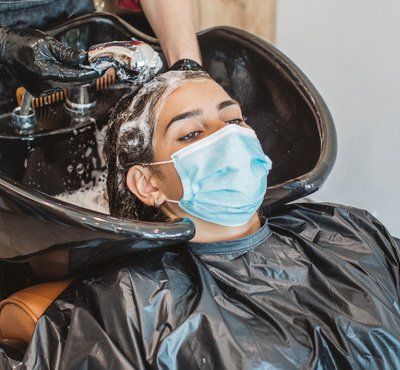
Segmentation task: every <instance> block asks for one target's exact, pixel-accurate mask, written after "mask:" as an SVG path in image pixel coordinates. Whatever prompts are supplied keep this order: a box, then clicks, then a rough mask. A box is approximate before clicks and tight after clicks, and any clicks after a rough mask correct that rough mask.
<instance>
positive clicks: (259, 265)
mask: <svg viewBox="0 0 400 370" xmlns="http://www.w3.org/2000/svg"><path fill="white" fill-rule="evenodd" d="M257 235H258V237H256V238H250V239H251V240H252V242H250V243H249V238H247V239H246V240H245V242H244V243H232V244H231V248H229V247H228V248H226V249H224V248H219V247H218V246H221V245H219V244H218V243H217V244H214V245H213V244H212V243H211V244H206V245H205V247H204V248H201V247H200V248H197V249H196V248H194V247H193V243H192V244H190V243H189V244H185V245H183V244H181V245H175V246H173V247H166V248H161V249H157V250H150V251H140V252H137V253H133V254H131V255H130V256H128V257H127V256H125V257H124V258H123V259H119V260H117V261H115V260H114V261H113V262H112V263H110V262H109V263H108V264H101V265H99V264H97V265H96V266H95V267H92V268H90V269H87V271H86V272H85V274H83V275H81V276H80V277H79V278H78V279H77V280H75V282H74V283H73V284H72V285H71V286H70V287H69V288H67V290H66V291H64V292H63V293H62V294H61V296H60V297H59V298H58V299H57V300H56V301H55V302H54V303H53V304H52V305H51V306H50V307H49V308H48V310H47V311H46V312H45V315H44V316H42V318H41V319H40V320H39V322H38V325H37V327H36V330H35V333H34V337H33V340H32V341H31V344H30V346H29V347H28V349H27V351H26V352H25V356H24V359H23V361H22V362H21V360H18V359H16V357H17V355H16V354H15V353H14V354H12V353H11V354H10V353H8V352H7V350H6V349H5V347H4V346H3V348H4V351H2V352H1V355H2V359H1V360H0V364H1V361H3V362H2V364H3V368H6V369H7V368H10V369H11V366H15V367H14V368H15V369H25V368H27V369H41V370H44V369H51V370H54V369H90V370H93V369H131V368H132V369H153V368H156V369H184V370H189V369H229V370H233V369H300V368H302V369H304V368H312V369H380V370H382V369H399V368H400V309H399V262H400V261H399V256H400V254H399V246H398V245H397V241H396V240H395V239H394V238H393V237H391V236H390V234H389V233H388V231H387V230H386V229H385V227H384V226H383V225H382V224H381V223H380V222H379V221H378V220H376V219H375V218H374V217H373V216H372V215H371V214H369V213H368V212H367V211H364V210H360V209H356V208H352V207H346V206H341V205H336V204H331V203H318V204H307V203H297V204H291V205H287V206H286V207H284V208H283V209H282V210H281V211H280V213H279V214H275V215H274V216H273V217H270V218H269V219H268V221H267V225H264V227H263V231H262V232H258V234H257ZM143 243H145V241H143ZM223 243H226V242H222V245H223ZM241 244H242V246H244V247H243V248H242V247H241ZM213 246H214V247H215V248H214V249H213V248H210V247H213ZM225 246H226V245H225ZM81 257H82V256H81ZM86 257H88V256H86ZM92 257H93V258H94V261H96V258H97V257H96V256H92ZM0 357H1V356H0ZM12 357H14V358H15V359H16V360H13V359H12Z"/></svg>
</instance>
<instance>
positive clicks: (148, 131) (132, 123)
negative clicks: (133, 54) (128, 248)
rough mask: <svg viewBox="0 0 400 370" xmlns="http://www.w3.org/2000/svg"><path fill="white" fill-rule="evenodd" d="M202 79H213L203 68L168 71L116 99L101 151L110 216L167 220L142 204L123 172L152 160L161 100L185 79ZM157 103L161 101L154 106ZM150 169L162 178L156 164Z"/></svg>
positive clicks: (161, 214) (154, 208)
mask: <svg viewBox="0 0 400 370" xmlns="http://www.w3.org/2000/svg"><path fill="white" fill-rule="evenodd" d="M204 78H207V79H212V78H211V77H210V75H208V74H207V73H206V72H204V71H169V72H166V73H163V74H161V75H159V76H157V77H155V78H154V79H152V80H151V81H150V82H148V83H147V84H146V85H144V86H143V87H142V88H141V89H140V90H139V91H138V92H137V93H135V94H134V93H132V94H129V95H127V96H125V97H124V98H122V99H121V100H120V101H119V102H118V104H117V106H116V107H115V109H114V110H113V112H112V114H111V116H110V119H109V123H108V130H107V134H106V140H105V145H104V150H103V155H104V158H105V161H106V163H107V170H108V175H107V193H108V203H109V208H110V214H111V215H112V216H116V217H123V218H129V219H135V220H142V221H168V217H167V216H166V215H165V214H164V213H163V212H162V211H161V210H160V209H159V208H157V207H152V206H147V205H146V204H144V203H142V202H141V201H140V199H139V198H137V197H136V196H135V194H133V193H132V192H131V191H130V190H129V189H128V187H127V185H126V174H127V172H128V170H129V168H130V167H131V166H133V165H135V164H140V163H148V162H152V161H153V157H154V150H153V149H154V148H153V146H152V137H153V133H154V127H155V123H156V122H157V120H158V114H159V111H160V109H161V107H162V105H163V101H164V99H166V98H167V97H168V96H169V95H170V94H171V93H172V92H173V91H174V90H175V89H176V88H178V87H179V86H180V85H182V84H183V83H184V82H185V81H188V80H199V79H204ZM158 102H160V104H159V105H158V107H157V109H156V105H157V103H158ZM151 170H152V171H155V172H157V174H158V175H159V176H160V177H161V174H160V173H159V172H158V170H157V168H156V166H154V167H152V168H151Z"/></svg>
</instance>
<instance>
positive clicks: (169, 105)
mask: <svg viewBox="0 0 400 370" xmlns="http://www.w3.org/2000/svg"><path fill="white" fill-rule="evenodd" d="M226 98H227V99H230V96H229V95H228V94H227V92H226V91H225V90H224V89H223V88H222V86H220V85H219V84H218V83H216V82H215V81H213V80H211V79H206V78H204V79H198V80H190V81H185V82H184V83H183V84H182V85H180V86H179V87H177V88H176V89H175V90H174V91H173V92H172V93H171V94H170V95H169V96H168V97H167V98H166V99H165V100H164V102H163V105H162V106H161V107H159V109H160V113H159V116H158V122H157V126H158V125H161V126H162V125H163V124H166V122H168V121H169V119H170V118H172V117H173V116H176V115H178V114H181V113H183V112H186V111H190V110H194V109H204V108H206V106H207V105H209V104H213V105H215V102H219V101H220V100H223V99H226Z"/></svg>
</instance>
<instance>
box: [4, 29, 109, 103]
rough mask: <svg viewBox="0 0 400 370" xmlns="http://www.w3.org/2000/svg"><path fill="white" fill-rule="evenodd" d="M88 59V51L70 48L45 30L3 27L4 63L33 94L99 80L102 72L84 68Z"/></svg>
mask: <svg viewBox="0 0 400 370" xmlns="http://www.w3.org/2000/svg"><path fill="white" fill-rule="evenodd" d="M86 59H87V53H86V52H84V51H82V50H75V49H72V48H70V47H67V46H65V45H63V44H61V43H60V42H59V41H58V40H56V39H55V38H53V37H52V36H49V35H47V34H45V33H44V32H42V31H39V30H35V29H30V28H27V29H23V30H16V31H12V30H7V29H4V28H3V29H2V28H0V62H1V63H3V64H5V65H6V66H7V67H8V70H9V71H10V72H11V73H12V74H13V75H14V76H15V77H16V78H17V79H18V80H20V81H21V83H22V85H23V86H24V87H25V88H26V89H27V90H28V91H29V92H30V93H31V94H32V95H36V96H37V95H39V94H40V93H43V92H46V91H48V90H52V89H54V88H62V89H64V88H71V87H72V86H76V85H81V84H84V83H86V82H89V81H91V80H93V79H96V78H98V77H99V76H100V74H101V73H100V72H98V71H95V70H94V69H91V68H89V67H88V68H82V67H80V65H81V64H82V63H83V62H84V61H85V60H86Z"/></svg>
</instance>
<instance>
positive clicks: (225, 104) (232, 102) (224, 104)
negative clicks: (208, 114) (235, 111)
mask: <svg viewBox="0 0 400 370" xmlns="http://www.w3.org/2000/svg"><path fill="white" fill-rule="evenodd" d="M235 104H236V105H238V106H239V107H240V104H239V102H238V101H236V100H235V99H231V100H225V101H223V102H221V103H219V104H218V105H217V108H218V110H221V109H224V108H226V107H229V106H230V105H235Z"/></svg>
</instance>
